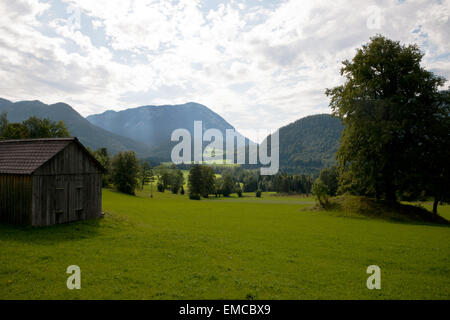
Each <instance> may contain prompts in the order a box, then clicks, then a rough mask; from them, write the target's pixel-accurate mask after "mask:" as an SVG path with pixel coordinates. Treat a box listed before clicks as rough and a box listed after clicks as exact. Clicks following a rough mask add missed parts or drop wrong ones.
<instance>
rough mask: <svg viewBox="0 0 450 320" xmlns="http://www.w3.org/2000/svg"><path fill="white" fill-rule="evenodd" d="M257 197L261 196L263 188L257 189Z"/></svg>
mask: <svg viewBox="0 0 450 320" xmlns="http://www.w3.org/2000/svg"><path fill="white" fill-rule="evenodd" d="M256 197H257V198H261V190H259V189H258V190H257V191H256Z"/></svg>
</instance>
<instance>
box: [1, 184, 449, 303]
mask: <svg viewBox="0 0 450 320" xmlns="http://www.w3.org/2000/svg"><path fill="white" fill-rule="evenodd" d="M153 191H154V192H153V193H154V197H153V198H150V197H149V189H148V188H147V187H146V189H145V190H144V191H141V192H138V194H137V196H128V195H124V194H120V193H117V192H114V191H111V190H103V210H104V211H105V216H104V218H102V219H99V220H95V221H83V222H76V223H71V224H66V225H57V226H52V227H47V228H31V227H27V228H23V227H22V228H20V227H12V226H0V299H449V298H450V276H449V275H450V228H449V227H448V226H442V225H433V224H420V223H407V222H396V221H387V220H381V219H373V218H366V217H362V216H359V217H358V216H347V215H346V214H345V212H342V215H340V214H339V213H329V212H324V211H317V210H311V209H310V208H311V207H312V206H313V205H314V200H313V199H312V198H307V197H298V196H297V197H295V196H286V197H282V196H276V195H273V194H269V193H264V194H263V197H262V198H255V197H254V195H253V194H245V196H244V197H243V198H233V197H232V198H219V199H216V198H211V199H203V200H201V201H192V200H189V199H188V196H187V195H184V196H181V195H172V194H170V193H168V192H166V193H158V192H155V191H156V188H153ZM424 206H425V207H427V206H429V205H428V204H424ZM439 210H440V213H441V215H443V216H444V217H446V218H447V219H450V206H444V207H440V208H439ZM69 265H78V266H79V267H80V268H81V289H80V290H68V289H67V287H66V280H67V277H68V276H69V275H68V274H66V268H67V267H68V266H69ZM369 265H378V266H379V267H380V268H381V290H369V289H367V287H366V280H367V277H368V276H369V275H368V274H367V273H366V269H367V267H368V266H369Z"/></svg>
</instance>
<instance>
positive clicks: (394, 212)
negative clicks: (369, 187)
mask: <svg viewBox="0 0 450 320" xmlns="http://www.w3.org/2000/svg"><path fill="white" fill-rule="evenodd" d="M311 209H312V210H325V211H327V212H331V213H333V214H335V215H336V216H341V217H349V218H378V219H383V220H387V221H390V222H394V223H403V224H404V223H406V224H413V225H427V226H436V227H447V228H448V227H450V222H449V221H448V220H446V219H445V218H443V217H442V216H439V215H434V214H433V213H432V212H430V211H428V210H427V209H425V208H424V207H422V206H418V205H410V204H402V203H389V202H386V201H380V200H376V199H371V198H366V197H360V196H348V195H344V196H339V197H336V198H332V199H330V200H329V202H328V204H327V205H326V207H325V208H324V207H319V206H318V205H316V206H315V207H313V208H311Z"/></svg>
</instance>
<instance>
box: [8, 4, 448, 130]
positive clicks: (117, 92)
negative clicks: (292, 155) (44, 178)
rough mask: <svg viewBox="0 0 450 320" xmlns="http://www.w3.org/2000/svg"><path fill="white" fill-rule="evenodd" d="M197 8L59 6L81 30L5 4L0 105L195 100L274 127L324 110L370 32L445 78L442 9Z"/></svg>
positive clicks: (50, 14)
mask: <svg viewBox="0 0 450 320" xmlns="http://www.w3.org/2000/svg"><path fill="white" fill-rule="evenodd" d="M204 4H205V3H204V2H203V1H191V0H190V1H184V0H182V1H175V0H174V1H162V0H161V1H159V0H145V1H144V0H142V1H141V0H140V1H132V0H123V1H108V0H97V1H90V0H65V1H64V3H62V5H61V4H60V7H61V6H62V7H63V8H64V6H67V5H70V6H71V8H73V9H76V10H79V11H75V12H74V11H73V10H72V11H71V12H72V15H73V14H74V13H76V14H80V27H79V28H78V27H77V25H75V27H74V25H73V24H70V23H68V22H67V21H68V19H70V17H71V16H70V13H68V12H64V13H61V12H60V11H61V10H59V11H58V10H57V7H55V5H53V6H51V5H50V4H48V3H42V2H39V1H37V0H36V1H31V0H29V1H24V0H22V1H15V2H13V1H10V2H0V15H1V16H2V19H1V20H0V80H1V84H0V96H2V97H5V98H11V99H14V100H22V99H40V100H43V101H44V102H48V103H53V102H57V101H65V102H68V103H70V104H72V105H73V106H74V107H75V108H76V109H77V110H78V111H79V112H81V113H82V114H84V115H87V114H91V113H98V112H102V111H104V110H106V109H109V108H126V107H132V106H138V105H143V104H162V103H164V104H173V103H184V102H187V101H197V102H200V103H203V104H205V105H207V106H209V107H210V108H212V109H213V110H214V111H216V112H218V113H219V114H221V115H222V116H223V117H224V118H225V119H226V120H228V121H229V122H230V123H232V124H233V125H235V126H236V127H237V128H238V129H240V130H242V131H243V132H245V131H248V132H250V130H251V129H254V128H266V129H267V128H269V129H275V128H278V127H279V126H281V125H285V124H287V123H289V122H292V121H294V120H296V119H298V118H300V117H302V116H305V115H309V114H314V113H319V112H329V109H328V107H327V103H328V100H327V97H326V96H325V95H324V90H325V88H327V87H332V86H335V85H337V84H339V83H340V82H341V81H342V79H341V78H340V76H339V69H340V62H341V61H342V60H344V59H348V58H351V57H352V56H353V55H354V52H355V49H356V48H357V47H360V46H361V45H362V44H363V43H364V42H367V41H368V39H369V38H370V37H371V36H373V35H375V34H377V33H379V34H383V35H386V36H388V37H390V38H392V39H395V40H400V41H402V42H404V43H412V42H415V43H418V44H419V45H420V46H421V48H422V50H424V52H425V53H426V55H425V58H424V64H425V66H426V67H427V68H430V69H431V70H433V71H435V72H438V73H440V74H442V75H444V76H446V77H447V78H449V77H450V62H449V60H450V59H449V57H450V36H449V34H450V33H449V32H448V30H450V21H449V15H450V1H449V0H446V1H435V2H432V1H429V0H415V1H412V0H411V1H405V2H399V1H388V0H383V1H369V2H364V3H363V2H361V1H356V0H354V1H343V0H337V1H333V2H330V1H324V0H319V1H299V0H290V1H283V2H280V4H279V5H277V6H273V5H269V4H265V2H261V3H260V4H258V5H254V6H252V5H250V3H246V2H245V1H230V2H228V3H224V4H219V5H218V6H217V7H213V8H208V9H205V8H204V7H203V5H204ZM6 79H7V80H6ZM252 138H255V137H252Z"/></svg>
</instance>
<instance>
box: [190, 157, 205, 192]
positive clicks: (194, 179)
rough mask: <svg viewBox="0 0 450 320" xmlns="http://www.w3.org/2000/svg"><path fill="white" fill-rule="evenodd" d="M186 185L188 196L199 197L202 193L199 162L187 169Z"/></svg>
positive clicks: (201, 175)
mask: <svg viewBox="0 0 450 320" xmlns="http://www.w3.org/2000/svg"><path fill="white" fill-rule="evenodd" d="M188 186H189V198H190V199H195V200H197V199H200V195H202V194H203V174H202V167H201V166H200V165H199V164H194V165H193V166H192V167H191V169H190V170H189V177H188Z"/></svg>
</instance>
